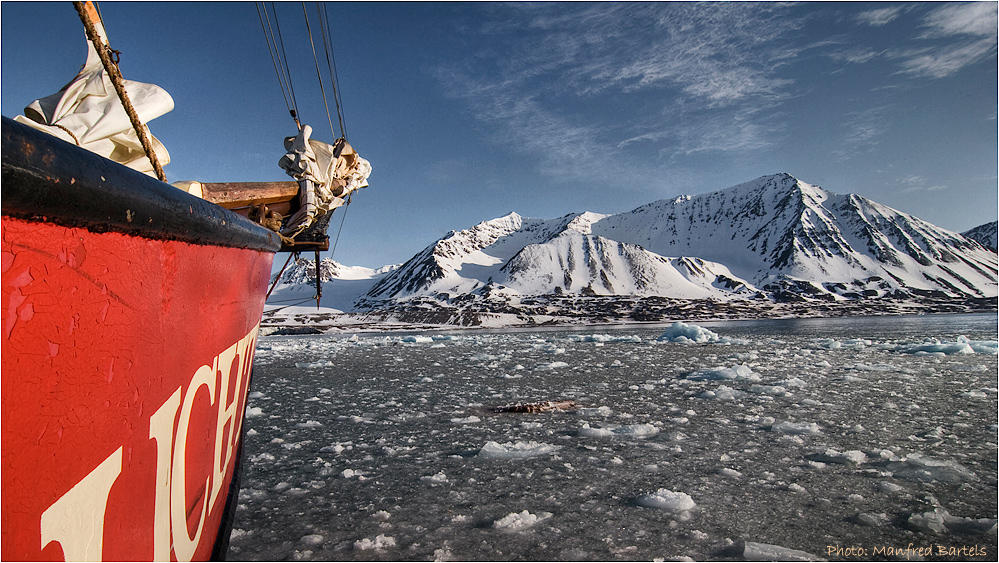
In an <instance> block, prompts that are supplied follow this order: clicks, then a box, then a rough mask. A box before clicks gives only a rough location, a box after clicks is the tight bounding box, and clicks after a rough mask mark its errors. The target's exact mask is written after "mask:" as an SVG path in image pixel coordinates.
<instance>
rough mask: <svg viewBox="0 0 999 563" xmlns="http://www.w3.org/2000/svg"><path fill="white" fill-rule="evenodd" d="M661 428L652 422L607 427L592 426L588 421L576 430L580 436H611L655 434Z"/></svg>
mask: <svg viewBox="0 0 999 563" xmlns="http://www.w3.org/2000/svg"><path fill="white" fill-rule="evenodd" d="M658 433H659V429H658V428H656V427H655V426H653V425H651V424H627V425H624V426H617V425H611V426H608V427H606V428H592V427H590V425H589V424H588V423H584V424H583V426H582V427H580V429H579V430H578V431H577V432H576V434H577V435H579V436H585V437H589V438H606V437H609V436H636V437H644V436H655V435H656V434H658Z"/></svg>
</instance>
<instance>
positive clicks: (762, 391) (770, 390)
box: [749, 385, 791, 396]
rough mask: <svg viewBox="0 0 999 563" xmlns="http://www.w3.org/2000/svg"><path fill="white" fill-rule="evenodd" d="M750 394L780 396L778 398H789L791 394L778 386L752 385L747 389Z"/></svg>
mask: <svg viewBox="0 0 999 563" xmlns="http://www.w3.org/2000/svg"><path fill="white" fill-rule="evenodd" d="M749 392H750V393H756V394H758V395H774V396H777V395H780V396H790V395H791V394H790V393H788V392H787V389H786V388H784V387H781V386H780V385H753V386H752V387H750V388H749Z"/></svg>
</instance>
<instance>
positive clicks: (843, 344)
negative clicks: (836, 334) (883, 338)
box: [812, 338, 874, 350]
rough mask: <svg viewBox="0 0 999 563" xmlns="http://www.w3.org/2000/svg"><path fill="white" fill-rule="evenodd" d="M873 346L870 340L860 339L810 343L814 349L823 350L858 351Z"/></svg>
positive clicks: (820, 339)
mask: <svg viewBox="0 0 999 563" xmlns="http://www.w3.org/2000/svg"><path fill="white" fill-rule="evenodd" d="M872 344H874V343H873V342H872V341H870V340H864V339H862V338H855V339H852V340H834V339H832V338H818V339H815V340H813V341H812V345H813V346H815V347H816V348H822V349H825V350H840V349H843V348H847V349H853V350H859V349H861V348H866V347H868V346H871V345H872Z"/></svg>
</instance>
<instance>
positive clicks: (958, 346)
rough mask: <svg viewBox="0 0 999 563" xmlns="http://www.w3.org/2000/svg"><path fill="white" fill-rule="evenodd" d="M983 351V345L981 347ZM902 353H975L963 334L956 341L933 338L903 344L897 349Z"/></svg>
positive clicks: (992, 351)
mask: <svg viewBox="0 0 999 563" xmlns="http://www.w3.org/2000/svg"><path fill="white" fill-rule="evenodd" d="M982 349H983V353H985V352H984V349H985V347H982ZM899 351H900V352H902V353H904V354H915V355H917V356H925V355H936V356H951V355H955V354H957V355H972V354H974V353H975V349H974V348H973V347H972V346H971V342H970V341H969V340H968V339H967V338H965V337H964V336H959V337H958V339H957V342H941V341H940V340H938V339H936V338H934V339H932V340H927V341H925V342H923V343H921V344H913V345H911V346H905V347H903V348H901V349H900V350H899ZM989 353H995V350H994V349H990V350H989Z"/></svg>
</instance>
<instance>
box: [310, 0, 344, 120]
mask: <svg viewBox="0 0 999 563" xmlns="http://www.w3.org/2000/svg"><path fill="white" fill-rule="evenodd" d="M320 6H322V10H320V9H319V8H320ZM316 12H318V13H319V23H320V26H321V29H322V31H323V47H324V48H325V50H326V68H327V69H328V70H329V73H330V82H331V83H332V84H333V102H334V103H335V104H336V115H337V118H338V119H339V121H340V135H341V136H342V137H343V139H344V140H347V127H346V126H345V125H344V119H343V104H342V102H341V100H340V76H339V75H338V74H337V71H336V56H335V54H334V51H333V33H332V32H331V31H330V19H329V15H328V14H327V13H326V2H317V3H316Z"/></svg>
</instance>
